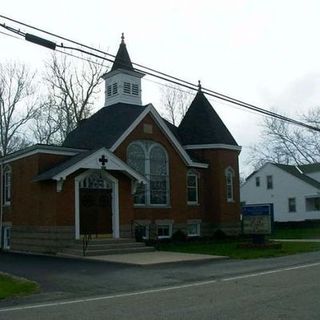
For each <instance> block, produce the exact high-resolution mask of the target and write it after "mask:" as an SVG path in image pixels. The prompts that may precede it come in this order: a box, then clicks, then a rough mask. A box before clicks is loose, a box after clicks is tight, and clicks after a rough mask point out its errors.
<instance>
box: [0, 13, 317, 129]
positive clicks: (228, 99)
mask: <svg viewBox="0 0 320 320" xmlns="http://www.w3.org/2000/svg"><path fill="white" fill-rule="evenodd" d="M0 17H1V18H4V19H7V20H9V21H12V22H15V23H17V24H20V25H23V26H25V27H28V28H31V29H34V30H37V31H40V32H42V33H45V34H48V35H51V36H54V37H56V38H59V39H63V40H66V41H68V42H71V43H74V44H76V45H79V46H81V47H83V48H87V49H90V50H93V51H95V52H99V53H102V54H104V56H100V55H98V54H95V53H93V52H89V51H86V50H83V49H80V48H77V47H71V46H64V45H63V43H61V45H57V44H55V43H54V42H52V41H49V40H47V39H43V38H40V37H37V36H33V35H30V34H28V33H25V34H24V33H22V32H21V31H20V30H16V29H14V28H11V27H8V26H6V25H5V24H1V25H0V26H2V27H4V28H6V29H8V30H9V31H11V32H15V33H17V34H19V35H22V36H23V35H24V37H25V39H26V40H29V41H32V40H30V38H31V39H32V38H33V40H35V39H37V41H32V42H34V43H37V44H40V45H43V46H45V47H48V48H50V49H53V50H55V49H56V47H60V48H64V49H69V50H76V51H79V52H81V53H84V54H88V55H91V56H94V57H96V58H99V59H103V60H106V61H109V62H113V61H114V60H112V59H109V58H106V56H111V57H113V58H114V57H115V56H114V55H111V54H109V53H107V52H104V51H102V50H99V49H96V48H93V47H91V46H87V45H85V44H82V43H80V42H76V41H74V40H71V39H68V38H65V37H62V36H60V35H57V34H54V33H51V32H48V31H46V30H43V29H40V28H37V27H34V26H31V25H28V24H25V23H23V22H21V21H18V20H15V19H12V18H9V17H6V16H3V15H0ZM28 36H29V39H28ZM132 64H133V65H136V66H139V67H141V68H142V69H143V70H141V69H138V68H135V70H136V71H138V72H142V73H145V74H147V75H150V76H152V77H156V78H158V79H161V80H164V81H168V82H171V83H173V84H176V85H179V86H183V87H185V88H187V89H190V90H194V91H196V90H198V88H197V85H195V84H193V83H191V82H188V81H185V80H183V79H181V78H177V77H174V76H171V75H169V74H167V73H163V72H161V71H157V70H155V69H152V68H149V67H146V66H143V65H141V64H137V63H134V62H132ZM123 66H125V65H124V64H123ZM146 70H148V71H146ZM202 92H203V93H205V94H207V95H209V96H212V97H214V98H217V99H220V100H223V101H226V102H229V103H232V104H235V105H238V106H240V107H243V108H246V109H249V110H251V111H254V112H258V113H261V114H264V115H267V116H270V117H274V118H277V119H280V120H283V121H286V122H289V123H292V124H295V125H298V126H302V127H305V128H307V129H310V130H315V131H320V129H319V128H317V127H314V126H311V125H309V124H306V123H304V122H302V121H298V120H295V119H292V118H289V117H286V116H283V115H280V114H278V113H275V112H272V111H269V110H267V109H263V108H260V107H258V106H255V105H253V104H250V103H247V102H244V101H242V100H239V99H235V98H232V97H230V96H227V95H224V94H222V93H219V92H216V91H214V90H211V89H208V88H202Z"/></svg>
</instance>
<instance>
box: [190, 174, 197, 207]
mask: <svg viewBox="0 0 320 320" xmlns="http://www.w3.org/2000/svg"><path fill="white" fill-rule="evenodd" d="M187 203H188V204H191V205H192V204H198V203H199V174H198V173H197V172H195V171H193V170H189V171H188V173H187Z"/></svg>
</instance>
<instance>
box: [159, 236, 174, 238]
mask: <svg viewBox="0 0 320 320" xmlns="http://www.w3.org/2000/svg"><path fill="white" fill-rule="evenodd" d="M157 237H158V239H170V238H171V236H157Z"/></svg>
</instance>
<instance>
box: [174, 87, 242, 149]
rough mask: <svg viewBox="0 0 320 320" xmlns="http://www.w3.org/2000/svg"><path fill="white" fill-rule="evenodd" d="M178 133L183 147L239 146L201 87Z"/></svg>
mask: <svg viewBox="0 0 320 320" xmlns="http://www.w3.org/2000/svg"><path fill="white" fill-rule="evenodd" d="M178 133H179V136H180V137H181V140H182V143H183V145H199V144H227V145H234V146H237V145H238V144H237V142H236V141H235V139H234V138H233V136H232V135H231V133H230V132H229V130H228V128H227V127H226V126H225V124H224V123H223V121H222V120H221V118H220V117H219V116H218V114H217V113H216V111H215V110H214V109H213V107H212V105H211V104H210V102H209V101H208V100H207V98H206V97H205V95H204V94H203V92H202V91H201V87H199V91H198V93H197V94H196V96H195V98H194V100H193V101H192V103H191V105H190V107H189V109H188V111H187V113H186V115H185V116H184V118H183V119H182V121H181V123H180V125H179V128H178Z"/></svg>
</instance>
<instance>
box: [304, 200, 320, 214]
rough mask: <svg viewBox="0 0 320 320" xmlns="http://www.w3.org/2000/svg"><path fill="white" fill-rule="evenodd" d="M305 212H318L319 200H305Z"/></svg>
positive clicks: (319, 208) (319, 209)
mask: <svg viewBox="0 0 320 320" xmlns="http://www.w3.org/2000/svg"><path fill="white" fill-rule="evenodd" d="M306 211H320V198H319V197H310V198H306Z"/></svg>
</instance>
